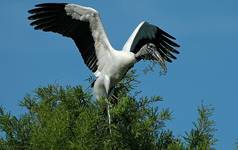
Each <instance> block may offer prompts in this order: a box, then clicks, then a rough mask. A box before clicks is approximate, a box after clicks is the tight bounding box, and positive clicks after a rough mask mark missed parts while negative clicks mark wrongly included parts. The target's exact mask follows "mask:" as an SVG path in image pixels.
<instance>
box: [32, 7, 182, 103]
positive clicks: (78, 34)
mask: <svg viewBox="0 0 238 150" xmlns="http://www.w3.org/2000/svg"><path fill="white" fill-rule="evenodd" d="M29 13H30V14H32V15H31V16H30V17H29V18H28V19H30V20H33V21H32V23H31V25H32V26H34V28H35V29H40V30H43V31H46V32H48V31H51V32H56V33H59V34H62V35H63V36H66V37H70V38H72V39H73V40H74V42H75V43H76V45H77V47H78V49H79V51H80V52H81V55H82V57H83V60H84V63H85V64H86V65H87V66H88V68H89V69H90V70H91V71H92V72H93V73H94V75H95V76H96V81H95V83H94V86H93V89H94V93H95V96H96V98H97V99H99V98H100V97H106V98H107V97H108V96H109V94H110V92H111V90H112V89H113V88H114V86H115V85H116V84H117V83H118V82H119V81H120V80H121V79H122V78H123V77H124V76H125V74H126V73H127V71H128V70H129V69H130V68H132V67H133V65H134V64H135V63H136V62H138V61H140V60H141V59H146V60H152V61H156V62H158V63H160V65H161V67H162V69H166V61H168V62H171V59H176V57H175V56H174V55H173V53H175V54H176V53H177V54H178V53H179V52H178V51H177V50H176V49H175V48H176V47H179V45H178V44H176V43H175V42H174V41H173V40H175V38H174V37H172V36H171V35H169V34H168V33H166V32H164V31H163V30H161V29H160V28H158V27H156V26H154V25H152V24H149V23H148V22H141V23H140V24H139V25H138V27H137V28H136V29H135V30H134V32H133V33H132V35H131V36H130V38H129V39H128V41H127V42H126V44H125V46H124V47H123V50H122V51H117V50H115V49H114V48H113V47H112V46H111V44H110V42H109V40H108V37H107V35H106V33H105V31H104V28H103V25H102V22H101V20H100V17H99V14H98V12H97V11H96V10H95V9H93V8H89V7H83V6H80V5H75V4H67V3H44V4H39V5H36V8H34V9H32V10H29Z"/></svg>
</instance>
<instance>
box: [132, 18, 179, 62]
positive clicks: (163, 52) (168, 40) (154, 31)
mask: <svg viewBox="0 0 238 150" xmlns="http://www.w3.org/2000/svg"><path fill="white" fill-rule="evenodd" d="M146 31H151V33H145V32H146ZM137 35H138V36H137ZM137 35H136V37H135V39H134V41H133V43H132V45H131V49H130V51H131V52H133V53H135V54H136V53H137V52H138V51H140V49H141V48H142V47H143V46H144V45H146V44H148V43H152V44H154V45H155V46H156V50H157V52H158V53H159V54H160V56H161V57H162V58H163V59H164V60H165V61H168V62H172V60H171V59H176V57H175V56H174V55H173V54H172V53H174V54H179V51H177V50H176V48H178V47H180V46H179V45H178V44H177V43H175V42H174V40H176V39H175V37H173V36H171V35H170V34H168V33H167V32H165V31H163V30H162V29H160V28H159V27H157V26H154V25H152V24H149V23H148V22H144V23H143V25H142V26H141V27H140V29H139V31H138V33H137ZM139 35H143V36H139ZM148 35H150V36H148ZM151 35H152V36H151ZM139 59H140V58H139Z"/></svg>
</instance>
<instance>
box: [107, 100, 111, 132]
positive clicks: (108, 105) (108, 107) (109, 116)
mask: <svg viewBox="0 0 238 150" xmlns="http://www.w3.org/2000/svg"><path fill="white" fill-rule="evenodd" d="M106 101H107V116H108V124H109V132H110V134H112V130H111V114H110V106H111V103H110V101H109V100H108V99H107V98H106Z"/></svg>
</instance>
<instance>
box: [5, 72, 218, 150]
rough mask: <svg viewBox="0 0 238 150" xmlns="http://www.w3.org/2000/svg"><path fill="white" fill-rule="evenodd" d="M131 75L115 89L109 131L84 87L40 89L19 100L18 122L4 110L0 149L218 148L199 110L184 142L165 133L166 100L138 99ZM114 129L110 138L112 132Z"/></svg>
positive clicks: (102, 108)
mask: <svg viewBox="0 0 238 150" xmlns="http://www.w3.org/2000/svg"><path fill="white" fill-rule="evenodd" d="M137 84H138V82H137V81H136V80H135V73H134V72H133V71H132V72H130V74H128V76H127V77H126V78H125V79H124V80H123V81H122V82H121V83H120V84H118V85H117V87H116V88H115V89H114V93H115V95H116V96H118V99H117V101H114V102H113V103H112V105H113V106H112V108H111V116H112V122H111V125H110V126H109V124H108V118H107V112H106V108H107V107H106V106H107V104H106V102H105V100H104V99H101V100H98V101H95V100H94V99H93V97H92V95H91V94H90V93H91V92H85V91H84V90H83V88H82V87H81V86H76V87H71V86H67V87H62V86H58V85H49V86H48V87H40V88H37V89H36V90H35V92H34V94H32V95H27V96H25V98H24V99H23V100H22V101H21V106H22V107H25V108H26V109H27V112H26V113H25V114H24V115H22V116H20V117H18V118H17V117H15V116H14V115H11V114H10V113H7V112H6V111H5V110H4V109H3V108H0V132H1V135H2V136H1V138H0V149H1V150H36V149H44V150H48V149H51V150H61V149H62V150H68V149H69V150H71V149H75V150H78V149H79V150H80V149H83V150H84V149H89V150H91V149H99V150H100V149H121V150H124V149H128V150H133V149H135V150H140V149H145V150H147V149H151V150H153V149H154V150H167V149H168V150H187V149H202V150H203V149H211V148H212V146H213V145H214V144H215V142H216V139H215V137H214V132H215V129H214V125H215V124H214V122H213V121H212V120H210V116H211V115H212V111H213V110H212V109H211V108H210V107H209V106H204V105H202V106H201V107H199V109H198V112H199V117H198V120H197V122H196V123H194V129H192V130H191V131H190V132H188V133H186V134H185V136H184V138H181V137H176V136H174V134H173V132H172V130H169V129H167V128H166V122H167V121H169V120H171V118H172V113H171V111H170V110H169V109H162V110H159V109H158V107H157V103H159V102H160V101H161V100H162V98H161V97H159V96H155V97H139V96H138V95H137V94H136V93H138V92H136V91H135V87H136V85H137ZM109 128H110V129H111V133H110V132H109Z"/></svg>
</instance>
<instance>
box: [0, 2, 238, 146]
mask: <svg viewBox="0 0 238 150" xmlns="http://www.w3.org/2000/svg"><path fill="white" fill-rule="evenodd" d="M43 2H52V1H49V0H42V1H39V0H38V1H28V0H21V1H19V0H11V1H9V0H2V1H1V9H0V18H1V24H0V27H1V28H0V41H1V42H0V105H2V106H4V107H5V108H6V110H8V111H10V112H11V113H13V114H16V115H20V114H21V113H22V112H24V110H23V109H22V108H21V107H19V106H18V105H19V101H20V100H22V98H23V97H24V96H25V95H26V94H27V93H32V92H33V91H34V89H35V88H37V87H39V86H46V85H48V84H54V83H56V84H60V85H78V84H80V85H83V86H84V87H85V88H86V87H88V86H89V85H88V83H87V82H86V81H85V79H86V78H87V77H88V76H89V74H90V71H89V70H88V68H87V67H86V66H85V65H84V64H83V62H82V58H81V56H80V54H79V53H78V50H77V49H76V47H75V45H74V43H73V42H72V41H71V40H70V39H67V38H64V37H62V36H59V35H57V34H53V33H45V32H40V31H34V30H33V29H32V28H31V27H30V26H29V21H28V20H27V16H28V14H27V10H28V9H30V8H32V7H33V6H34V5H35V4H36V3H43ZM53 2H55V1H53ZM57 2H69V1H62V0H58V1H57ZM70 2H72V3H78V4H81V5H86V6H91V7H94V8H96V9H97V10H98V11H99V12H100V14H101V18H102V21H103V24H104V27H105V29H106V31H107V34H108V36H109V39H110V41H111V43H112V45H113V46H114V47H115V48H116V49H120V48H122V46H123V44H124V42H125V41H126V40H127V38H128V37H129V35H130V34H131V32H132V31H133V30H134V28H135V27H136V26H137V25H138V23H139V22H140V21H142V20H146V21H149V22H151V23H153V24H155V25H158V26H159V27H161V28H162V29H164V30H166V31H168V32H169V33H171V34H172V35H173V36H175V37H176V38H177V42H178V43H179V44H180V45H181V46H182V47H181V48H180V51H181V54H180V55H179V56H178V60H176V61H175V62H174V63H172V64H169V67H168V73H167V75H166V76H160V75H159V70H158V71H157V72H154V73H150V74H148V75H143V74H142V69H143V67H145V66H144V64H142V63H140V64H138V65H136V69H137V71H138V73H140V74H141V75H140V77H139V80H140V81H141V85H140V90H142V92H143V95H148V96H151V95H160V96H162V97H163V98H164V100H165V101H164V102H161V103H160V104H159V107H160V108H164V107H169V108H171V109H172V110H173V112H174V119H173V120H172V121H171V122H169V123H168V127H169V128H172V129H173V130H174V131H175V134H176V135H183V134H184V131H187V130H189V129H191V127H192V122H193V121H195V120H196V117H197V111H196V109H197V106H199V105H200V104H201V102H202V101H203V102H204V103H205V104H211V105H213V106H214V107H215V115H214V117H213V119H215V121H216V127H217V129H218V131H217V133H216V136H217V138H218V140H219V141H218V143H217V146H216V147H217V149H234V147H235V146H234V144H235V141H236V139H238V129H237V127H238V120H237V116H236V115H237V114H238V109H237V108H238V96H237V92H238V79H237V77H238V68H237V65H238V60H237V55H238V50H237V48H236V44H237V42H238V28H237V27H238V19H237V18H238V9H237V6H238V1H236V0H226V1H225V0H209V1H207V0H199V1H190V0H180V1H172V0H140V1H138V0H130V1H128V0H115V1H105V2H104V1H103V2H102V1H99V0H97V1H90V2H88V1H86V0H78V1H76V0H71V1H70Z"/></svg>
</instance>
